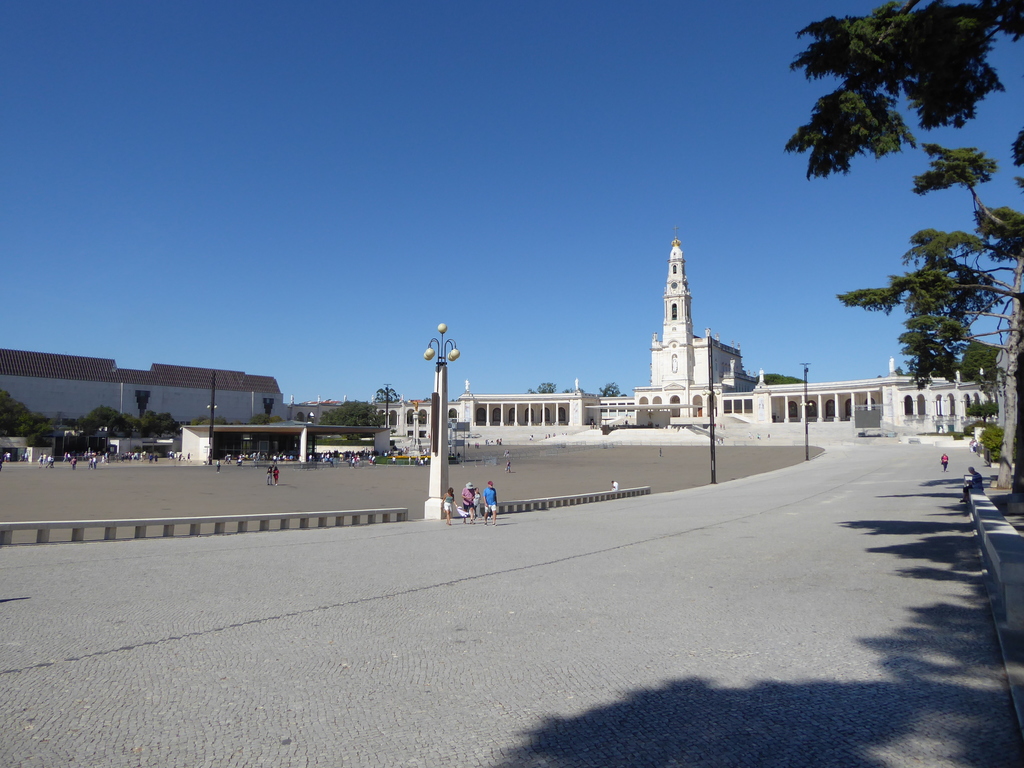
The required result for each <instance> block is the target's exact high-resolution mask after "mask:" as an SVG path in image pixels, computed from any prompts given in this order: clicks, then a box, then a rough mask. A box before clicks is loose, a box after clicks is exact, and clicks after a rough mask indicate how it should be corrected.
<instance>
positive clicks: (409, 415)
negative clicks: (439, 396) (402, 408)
mask: <svg viewBox="0 0 1024 768" xmlns="http://www.w3.org/2000/svg"><path fill="white" fill-rule="evenodd" d="M415 414H416V411H414V410H413V409H412V408H410V409H409V410H408V411H406V412H405V423H406V424H412V423H413V419H414V418H415Z"/></svg>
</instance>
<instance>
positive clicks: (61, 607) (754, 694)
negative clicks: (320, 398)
mask: <svg viewBox="0 0 1024 768" xmlns="http://www.w3.org/2000/svg"><path fill="white" fill-rule="evenodd" d="M932 453H934V451H931V450H929V449H927V448H926V447H918V446H904V447H876V448H872V449H867V450H866V449H863V448H849V449H844V448H837V449H833V450H831V451H830V452H829V453H828V454H826V455H824V456H822V457H820V458H819V459H817V460H815V461H813V462H811V463H808V464H801V465H799V466H796V467H792V468H789V469H783V470H779V471H777V472H773V473H770V474H768V475H762V476H758V477H753V478H747V479H743V480H737V481H734V482H731V483H724V484H721V485H718V486H707V487H703V488H696V489H692V490H686V491H679V492H675V493H670V494H663V495H657V496H649V497H642V498H638V499H629V500H625V501H621V502H615V503H607V504H594V505H587V506H582V507H571V508H567V509H562V510H551V511H547V512H534V513H524V514H517V515H508V516H506V517H505V518H504V519H502V520H501V524H500V525H499V526H498V527H497V528H494V527H492V526H487V527H485V526H483V525H481V524H477V525H473V526H470V525H462V524H459V523H454V524H453V525H452V526H451V527H448V526H446V525H444V524H443V523H441V522H433V521H430V522H412V523H406V524H400V525H387V526H365V527H361V528H359V527H356V528H344V529H326V530H309V531H293V532H288V533H269V534H246V535H244V536H227V537H217V538H213V537H210V538H197V539H184V540H182V539H179V540H148V541H127V542H117V543H96V544H92V543H85V544H76V545H55V546H35V547H26V548H21V549H19V548H8V549H4V550H0V734H2V737H0V764H2V765H3V766H26V767H27V766H33V767H35V766H47V767H54V766H90V767H93V766H154V767H157V766H159V767H160V768H172V767H174V766H181V767H182V768H196V767H199V766H246V767H248V766H268V767H270V766H273V768H281V767H282V766H331V767H332V768H333V767H336V766H424V767H427V766H443V765H450V766H493V767H495V768H513V767H518V766H537V767H538V768H539V767H540V766H545V767H547V768H563V767H568V766H623V767H625V766H630V767H631V768H633V767H636V766H658V767H659V768H661V767H664V768H668V767H669V766H748V765H749V766H844V767H849V766H852V767H854V768H869V767H870V768H874V767H876V766H879V767H880V766H886V767H888V766H930V767H931V766H936V767H941V766H985V767H986V768H997V767H999V766H1019V765H1021V764H1022V762H1024V753H1022V745H1021V741H1020V735H1019V731H1018V729H1017V726H1016V721H1015V718H1014V715H1013V711H1012V707H1011V703H1010V698H1009V694H1008V691H1007V687H1006V681H1005V675H1004V672H1003V669H1002V664H1001V661H1000V657H999V653H998V648H997V644H996V637H995V632H994V629H993V626H992V620H991V615H990V612H989V609H988V604H987V602H986V599H985V595H984V592H983V588H982V585H981V583H980V578H979V561H978V556H977V550H976V547H975V544H974V541H973V539H972V536H971V533H970V526H969V524H968V521H967V518H966V517H965V515H964V513H963V511H962V510H961V509H960V508H959V505H958V504H957V503H956V499H957V497H958V495H959V491H958V489H957V488H956V479H955V478H952V479H951V478H950V476H948V475H947V476H942V475H941V473H936V472H935V468H936V467H937V466H938V461H937V460H936V458H935V457H934V456H933V455H932Z"/></svg>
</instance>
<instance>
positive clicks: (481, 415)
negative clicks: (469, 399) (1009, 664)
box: [476, 408, 487, 424]
mask: <svg viewBox="0 0 1024 768" xmlns="http://www.w3.org/2000/svg"><path fill="white" fill-rule="evenodd" d="M486 421H487V409H486V408H477V409H476V423H477V424H483V423H484V422H486Z"/></svg>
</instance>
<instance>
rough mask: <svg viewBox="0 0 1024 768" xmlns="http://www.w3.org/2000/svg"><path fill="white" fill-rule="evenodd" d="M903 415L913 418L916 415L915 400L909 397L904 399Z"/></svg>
mask: <svg viewBox="0 0 1024 768" xmlns="http://www.w3.org/2000/svg"><path fill="white" fill-rule="evenodd" d="M903 415H904V416H913V415H914V398H912V397H911V396H910V395H907V396H906V397H904V398H903Z"/></svg>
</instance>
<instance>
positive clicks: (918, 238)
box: [786, 0, 1024, 492]
mask: <svg viewBox="0 0 1024 768" xmlns="http://www.w3.org/2000/svg"><path fill="white" fill-rule="evenodd" d="M799 34H800V36H801V37H805V36H806V37H810V38H812V42H811V43H810V45H808V47H807V49H806V50H805V51H803V53H801V54H800V55H798V56H797V58H796V59H795V61H794V62H793V64H792V68H793V69H794V70H803V71H804V74H805V75H806V76H807V78H808V79H809V80H817V79H821V78H826V79H833V78H834V79H835V80H837V81H838V87H837V88H836V89H835V90H834V91H832V92H831V93H829V94H827V95H825V96H823V97H821V98H820V99H818V101H817V103H816V104H815V106H814V108H813V110H812V112H811V119H810V121H809V122H808V123H807V124H805V125H803V126H801V127H800V128H799V129H798V130H797V132H796V133H795V134H794V135H793V137H792V138H790V140H789V142H788V143H787V144H786V149H787V151H790V152H806V153H808V162H807V176H808V178H811V177H815V176H817V177H825V176H829V175H831V174H833V173H848V172H849V170H850V164H851V161H852V160H853V158H855V157H857V156H858V155H873V156H874V157H876V158H879V157H883V156H884V155H887V154H891V153H894V152H900V151H902V150H903V149H904V147H916V146H917V140H916V138H915V136H914V134H913V132H912V131H911V129H910V128H909V127H908V125H907V123H906V121H905V120H904V118H903V115H902V113H901V111H900V105H901V103H905V104H906V105H907V107H908V108H909V110H911V111H912V112H913V113H914V114H915V116H916V122H917V124H918V125H919V126H920V127H921V128H923V129H925V130H927V129H931V128H938V127H942V126H953V127H957V128H959V127H962V126H963V125H965V124H966V123H967V121H968V120H972V119H974V118H975V117H976V114H977V112H976V109H977V105H978V103H979V102H980V101H981V100H983V99H984V98H985V97H986V96H988V95H989V94H991V93H994V92H997V91H1001V90H1003V85H1002V83H1001V82H1000V81H999V77H998V75H997V73H996V71H995V69H994V67H993V66H992V65H991V64H990V62H989V57H990V54H991V52H992V48H993V45H994V44H995V41H996V40H997V39H999V38H1001V37H1002V38H1008V39H1009V40H1011V41H1013V42H1017V41H1019V40H1020V38H1021V36H1022V35H1024V4H1022V3H1021V2H1020V0H977V1H976V2H963V3H958V4H956V5H946V4H945V3H944V2H943V1H942V0H934V2H930V3H927V2H922V0H907V2H890V3H886V4H885V5H882V6H881V7H879V8H876V9H875V10H874V11H872V12H871V13H870V14H869V15H867V16H847V17H845V18H842V19H838V18H836V17H832V16H830V17H829V18H826V19H824V20H822V21H819V22H815V23H813V24H811V25H809V26H807V27H806V28H804V29H803V30H801V31H800V33H799ZM1007 138H1008V141H1009V143H1010V146H1011V149H1012V154H1013V159H1014V164H1015V165H1018V166H1019V165H1022V164H1024V130H1020V131H1019V132H1018V133H1017V135H1016V138H1015V139H1014V138H1011V137H1009V136H1008V137H1007ZM924 149H925V151H926V152H927V153H928V155H929V156H930V157H931V158H932V161H931V168H930V170H929V171H927V172H926V173H924V174H922V175H921V176H918V177H916V179H915V182H916V183H915V186H914V191H915V192H916V193H918V194H926V193H928V192H933V191H936V190H942V189H949V188H952V187H962V188H965V189H967V190H968V191H969V192H970V194H971V197H972V201H973V203H974V209H975V220H976V227H975V231H974V233H973V234H968V233H964V232H948V233H947V232H942V231H938V230H923V231H921V232H918V233H917V234H916V235H914V236H913V238H911V244H912V246H913V247H912V248H911V250H910V251H909V252H907V254H906V255H905V256H904V263H905V264H908V265H911V266H913V267H914V269H913V270H911V271H909V272H907V273H905V274H903V275H898V276H893V277H891V278H890V281H889V285H888V286H887V287H885V288H878V289H866V290H862V291H851V292H850V293H846V294H842V295H840V297H839V298H840V300H841V301H843V302H844V303H846V304H847V305H850V306H861V307H865V308H867V309H875V310H881V311H884V312H890V311H892V309H894V308H895V307H896V306H902V307H903V308H904V309H905V310H906V312H907V314H908V315H909V319H908V320H907V321H906V323H905V325H906V328H907V331H906V332H905V333H904V334H902V335H901V336H900V340H901V341H902V342H903V344H904V353H905V354H907V355H908V356H909V357H910V358H911V364H910V367H911V373H912V374H913V375H914V377H915V378H916V379H917V380H918V382H923V381H926V380H927V379H928V377H930V376H931V375H933V374H940V375H949V374H950V373H952V368H953V365H954V363H955V360H956V359H957V358H958V356H959V355H960V354H962V353H963V351H964V348H965V346H966V344H967V342H968V341H970V340H976V341H979V342H982V343H985V344H989V345H992V346H994V347H998V348H1000V349H1001V350H1002V351H1003V352H1004V353H1005V354H1004V355H1003V356H1002V361H1003V367H1004V370H1005V386H1004V395H1005V398H1006V399H1005V403H1006V408H1005V413H1004V418H1005V423H1006V424H1007V426H1008V429H1007V430H1006V435H1005V439H1004V450H1003V451H1002V458H1001V460H1000V467H999V481H998V482H999V484H1000V486H1003V487H1005V486H1007V485H1011V484H1012V487H1013V490H1014V491H1015V492H1024V476H1022V467H1021V462H1019V461H1018V462H1016V469H1015V470H1013V469H1012V464H1011V462H1012V461H1013V458H1014V445H1015V437H1016V438H1017V439H1016V445H1017V446H1020V445H1022V444H1024V439H1022V438H1024V425H1022V424H1020V423H1018V421H1019V419H1018V418H1017V414H1018V413H1019V412H1020V411H1019V405H1020V403H1021V402H1022V401H1024V361H1022V360H1021V352H1022V343H1021V333H1022V330H1024V328H1022V321H1024V317H1022V314H1021V303H1022V302H1021V298H1022V297H1021V272H1022V268H1024V252H1022V247H1021V244H1022V242H1024V221H1022V217H1021V214H1020V213H1018V212H1017V211H1014V210H1012V209H1010V208H998V209H989V208H987V207H986V206H985V205H984V204H983V203H982V201H981V199H980V197H979V196H978V192H977V186H978V185H979V184H981V183H983V182H985V181H987V180H988V179H989V178H990V177H991V175H992V173H994V172H995V170H996V164H995V162H994V161H992V160H990V159H989V158H987V157H985V155H984V154H983V153H981V152H979V151H977V150H976V149H973V148H970V149H944V148H942V147H939V146H938V145H935V144H926V145H924ZM1018 183H1020V184H1022V186H1024V182H1022V181H1021V180H1019V179H1018Z"/></svg>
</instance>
